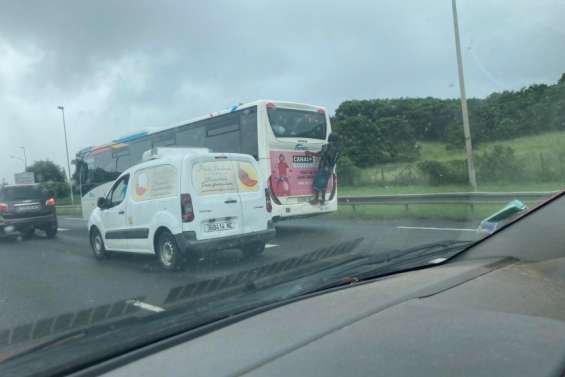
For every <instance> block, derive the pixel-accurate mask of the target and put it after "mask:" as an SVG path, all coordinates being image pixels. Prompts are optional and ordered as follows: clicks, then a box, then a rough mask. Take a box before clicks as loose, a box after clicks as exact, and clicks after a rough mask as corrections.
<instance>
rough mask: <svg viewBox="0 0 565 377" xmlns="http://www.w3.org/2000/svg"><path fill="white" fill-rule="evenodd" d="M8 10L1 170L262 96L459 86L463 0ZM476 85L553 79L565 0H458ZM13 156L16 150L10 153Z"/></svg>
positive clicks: (16, 5) (358, 94) (59, 157)
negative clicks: (456, 16) (23, 152)
mask: <svg viewBox="0 0 565 377" xmlns="http://www.w3.org/2000/svg"><path fill="white" fill-rule="evenodd" d="M1 9H2V12H1V13H0V53H3V51H8V50H10V51H12V53H11V55H10V56H8V55H7V54H5V55H6V56H5V59H3V61H0V108H2V109H3V110H2V111H1V112H0V129H1V132H2V135H3V136H4V137H3V138H1V139H0V159H1V160H0V161H3V162H2V163H1V164H0V177H7V178H10V177H11V175H12V173H13V172H14V171H15V170H17V169H19V167H18V166H17V165H16V166H15V165H14V162H15V161H11V160H6V156H7V155H8V154H12V153H17V149H15V148H14V145H19V144H22V145H23V144H25V145H27V146H28V148H29V149H30V154H31V156H32V158H34V159H39V158H45V157H50V158H52V159H54V160H55V161H57V162H59V163H62V162H63V161H64V152H63V151H64V150H63V149H62V148H61V147H62V134H61V130H60V128H61V127H60V114H59V113H58V112H57V110H56V106H57V105H58V104H61V103H64V104H65V106H66V108H67V111H68V120H69V126H70V127H69V128H70V131H69V133H70V140H71V149H72V151H73V152H74V151H76V150H78V149H80V148H82V147H84V146H87V145H91V144H98V143H103V142H105V141H108V140H110V139H111V138H113V137H116V136H118V135H123V134H126V133H128V132H132V131H135V130H138V129H141V128H145V127H151V126H165V125H168V124H172V123H175V122H177V121H180V120H183V119H187V118H191V117H194V116H198V115H201V114H205V113H208V112H210V111H215V110H219V109H221V108H225V107H227V106H229V105H231V104H233V103H235V102H239V101H251V100H254V99H257V98H280V99H288V100H295V101H303V102H309V103H315V104H321V105H326V106H328V107H329V108H330V109H331V110H333V109H335V107H336V106H337V105H339V103H340V102H341V101H343V100H345V99H351V98H375V97H400V96H440V97H455V96H457V94H458V90H457V71H456V67H455V53H454V46H453V30H452V19H451V1H449V0H443V1H438V0H412V1H402V2H400V1H393V0H389V1H369V0H366V1H361V0H359V1H350V2H349V1H348V2H335V3H328V2H327V1H321V0H316V1H308V2H304V1H298V0H292V1H284V2H267V1H260V0H249V1H239V2H235V1H227V0H225V1H210V2H186V1H158V2H157V1H147V0H143V1H133V0H130V1H110V0H107V1H61V0H55V1H50V2H45V1H26V2H18V1H16V2H8V1H5V2H3V3H2V8H1ZM459 10H460V22H461V33H462V42H463V46H464V60H465V68H466V76H467V84H468V89H469V94H470V95H471V96H485V95H488V94H489V93H490V92H492V91H493V90H503V89H518V88H520V87H522V86H525V85H529V84H531V83H534V82H554V81H556V80H557V78H558V77H559V76H560V74H561V72H562V71H565V69H564V67H563V63H562V62H563V61H565V50H564V49H563V48H561V46H562V45H563V39H564V28H563V26H562V22H561V19H562V15H563V14H565V12H564V11H565V5H564V4H563V3H562V2H561V1H560V0H539V1H535V2H533V1H528V0H516V1H512V3H511V5H510V4H509V2H507V1H496V0H481V1H476V0H475V1H469V0H459ZM5 161H7V162H5Z"/></svg>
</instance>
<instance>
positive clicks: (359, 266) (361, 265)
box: [304, 240, 475, 294]
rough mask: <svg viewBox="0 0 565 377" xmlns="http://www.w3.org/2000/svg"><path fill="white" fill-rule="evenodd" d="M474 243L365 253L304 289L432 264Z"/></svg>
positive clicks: (317, 289) (338, 283)
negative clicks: (321, 281) (322, 280)
mask: <svg viewBox="0 0 565 377" xmlns="http://www.w3.org/2000/svg"><path fill="white" fill-rule="evenodd" d="M474 243H475V241H461V240H446V241H439V242H432V243H428V244H423V245H418V246H415V247H411V248H408V249H401V250H392V251H389V252H387V253H381V254H375V255H367V256H365V257H363V258H359V259H357V260H354V261H352V262H350V263H347V264H345V265H343V266H341V268H339V269H337V270H336V271H333V272H332V274H331V275H326V277H325V278H324V280H325V282H326V283H325V284H322V285H320V286H318V287H316V289H314V290H312V291H308V292H304V293H305V294H307V293H313V292H320V291H324V290H327V289H331V288H336V287H339V286H344V285H350V284H352V283H356V282H360V281H365V280H370V279H375V278H379V277H383V276H387V275H391V274H395V273H399V272H405V271H409V270H414V269H420V268H424V267H431V266H436V265H439V264H442V263H444V262H446V261H448V260H449V259H451V258H453V257H455V256H456V255H458V254H460V253H462V252H464V251H465V250H467V248H468V247H469V246H471V245H472V244H474Z"/></svg>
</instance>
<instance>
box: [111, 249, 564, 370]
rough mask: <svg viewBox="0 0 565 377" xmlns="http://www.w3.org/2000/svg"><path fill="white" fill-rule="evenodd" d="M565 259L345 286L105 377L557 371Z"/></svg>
mask: <svg viewBox="0 0 565 377" xmlns="http://www.w3.org/2000/svg"><path fill="white" fill-rule="evenodd" d="M564 276H565V258H561V259H553V260H547V261H542V262H529V263H526V262H520V261H518V260H516V259H512V258H485V259H478V260H466V261H459V262H456V263H450V264H447V265H444V266H440V267H435V268H431V269H424V270H419V271H412V272H407V273H402V274H397V275H393V276H390V277H387V278H381V279H379V280H377V281H374V282H370V283H363V284H359V285H358V286H356V287H351V288H346V289H338V290H335V291H333V292H330V293H326V294H321V295H315V296H313V297H310V298H306V299H303V300H300V301H298V302H295V303H292V304H289V305H285V306H282V307H279V308H277V309H274V310H270V311H267V312H264V313H262V314H259V315H256V316H254V317H251V318H249V319H246V320H243V321H240V322H238V323H235V324H233V325H230V326H227V327H224V328H221V329H219V330H217V331H214V332H212V333H209V334H207V335H205V336H201V337H199V338H196V339H193V340H192V341H190V342H186V343H183V344H180V345H177V346H174V347H172V348H168V349H166V350H163V351H161V352H157V353H154V354H152V355H150V356H147V357H145V358H143V359H140V360H138V361H135V362H132V363H130V364H126V365H122V366H121V367H118V368H117V369H114V370H112V371H111V372H108V374H107V376H112V377H118V376H130V375H138V376H155V375H167V376H183V375H185V374H186V373H187V371H190V374H191V375H196V376H203V375H206V376H228V375H229V376H233V375H240V374H246V375H253V376H306V375H307V376H318V375H319V376H343V375H350V376H376V375H382V376H391V375H434V376H441V375H445V376H459V375H461V376H463V375H473V376H492V375H497V376H516V375H527V376H551V375H555V374H556V373H557V371H559V370H560V368H562V367H563V365H564V362H565V347H564V345H565V282H564V280H563V277H564Z"/></svg>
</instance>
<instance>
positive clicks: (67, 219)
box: [59, 216, 86, 222]
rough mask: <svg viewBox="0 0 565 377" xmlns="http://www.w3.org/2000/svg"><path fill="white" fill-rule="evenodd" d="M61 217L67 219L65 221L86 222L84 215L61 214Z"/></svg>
mask: <svg viewBox="0 0 565 377" xmlns="http://www.w3.org/2000/svg"><path fill="white" fill-rule="evenodd" d="M59 219H61V220H65V221H82V222H86V220H85V219H83V218H82V217H67V216H59Z"/></svg>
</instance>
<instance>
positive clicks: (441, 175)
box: [418, 160, 468, 186]
mask: <svg viewBox="0 0 565 377" xmlns="http://www.w3.org/2000/svg"><path fill="white" fill-rule="evenodd" d="M418 169H420V171H421V172H422V174H423V175H424V176H425V177H426V179H427V181H428V183H429V184H430V185H432V186H439V185H446V184H464V183H467V182H468V176H467V161H465V160H450V161H435V160H431V161H423V162H420V163H419V164H418Z"/></svg>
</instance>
